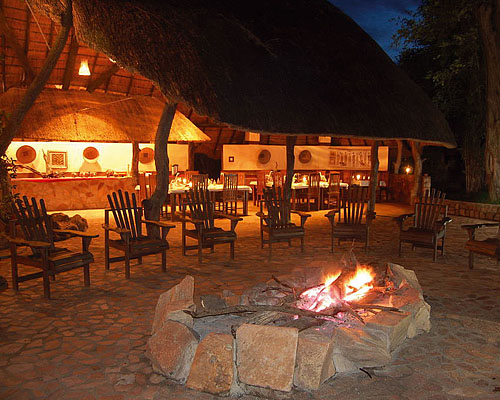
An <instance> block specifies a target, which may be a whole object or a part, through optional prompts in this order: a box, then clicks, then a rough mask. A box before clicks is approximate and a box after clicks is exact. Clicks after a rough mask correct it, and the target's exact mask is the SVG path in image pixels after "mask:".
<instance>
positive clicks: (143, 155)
mask: <svg viewBox="0 0 500 400" xmlns="http://www.w3.org/2000/svg"><path fill="white" fill-rule="evenodd" d="M154 159H155V151H154V150H153V149H151V148H149V147H146V148H144V149H142V150H141V151H140V152H139V162H140V163H141V164H149V163H151V162H153V161H154Z"/></svg>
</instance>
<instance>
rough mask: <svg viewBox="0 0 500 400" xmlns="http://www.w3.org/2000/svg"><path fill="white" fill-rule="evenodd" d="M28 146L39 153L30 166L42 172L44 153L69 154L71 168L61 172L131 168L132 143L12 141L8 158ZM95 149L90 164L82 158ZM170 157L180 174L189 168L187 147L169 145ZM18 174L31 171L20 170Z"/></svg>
mask: <svg viewBox="0 0 500 400" xmlns="http://www.w3.org/2000/svg"><path fill="white" fill-rule="evenodd" d="M24 145H29V146H31V147H33V148H34V149H35V151H36V158H35V160H34V161H33V162H32V163H30V164H27V165H29V166H30V167H33V168H35V169H36V170H38V171H40V172H45V161H44V159H43V153H42V150H43V151H45V153H47V151H66V152H67V157H68V168H67V169H57V171H61V172H63V171H64V172H79V171H81V172H86V171H101V172H105V171H106V170H108V169H111V170H113V171H116V172H127V171H128V170H130V168H131V165H132V144H130V143H90V142H19V141H16V142H12V143H11V144H10V146H9V148H8V149H7V152H6V154H7V155H8V156H9V157H12V158H14V159H15V158H16V151H17V149H18V148H19V147H21V146H24ZM88 146H93V147H95V148H96V149H97V150H98V151H99V157H98V158H97V162H94V163H92V162H90V163H89V162H87V161H85V160H84V158H83V150H84V149H85V148H86V147H88ZM139 147H140V148H144V147H151V148H154V145H153V144H144V145H140V146H139ZM168 157H169V159H170V165H173V164H178V165H179V171H184V170H186V169H187V168H188V165H189V164H188V145H187V144H170V143H169V145H168ZM154 169H155V168H154V162H151V163H148V164H142V163H139V170H140V171H154ZM18 172H20V173H21V172H29V171H28V170H26V169H22V168H20V169H19V170H18Z"/></svg>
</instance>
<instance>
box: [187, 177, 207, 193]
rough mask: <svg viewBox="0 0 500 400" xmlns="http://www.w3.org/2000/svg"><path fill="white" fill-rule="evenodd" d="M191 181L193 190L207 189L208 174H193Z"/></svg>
mask: <svg viewBox="0 0 500 400" xmlns="http://www.w3.org/2000/svg"><path fill="white" fill-rule="evenodd" d="M191 182H192V183H193V189H194V190H201V189H203V190H204V189H207V188H208V174H193V175H191Z"/></svg>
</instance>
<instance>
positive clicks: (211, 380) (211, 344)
mask: <svg viewBox="0 0 500 400" xmlns="http://www.w3.org/2000/svg"><path fill="white" fill-rule="evenodd" d="M233 376H234V373H233V337H232V335H228V334H217V333H210V334H208V335H207V336H206V337H205V338H204V339H203V340H202V341H201V342H200V343H199V345H198V347H197V349H196V354H195V355H194V360H193V364H192V365H191V372H190V373H189V377H188V380H187V383H186V386H187V387H189V388H191V389H195V390H199V391H202V392H208V393H213V394H220V395H224V394H227V393H229V390H230V389H231V384H232V382H233Z"/></svg>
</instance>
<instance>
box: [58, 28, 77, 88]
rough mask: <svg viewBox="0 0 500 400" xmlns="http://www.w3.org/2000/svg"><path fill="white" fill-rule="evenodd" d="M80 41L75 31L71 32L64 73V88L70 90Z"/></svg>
mask: <svg viewBox="0 0 500 400" xmlns="http://www.w3.org/2000/svg"><path fill="white" fill-rule="evenodd" d="M78 47H79V45H78V42H77V41H76V35H75V31H72V32H71V42H70V44H69V52H68V58H67V59H66V68H65V69H64V75H63V85H62V89H63V90H68V89H69V85H70V84H71V80H72V79H73V71H74V70H75V62H76V56H77V54H78Z"/></svg>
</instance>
